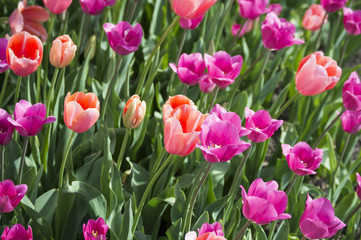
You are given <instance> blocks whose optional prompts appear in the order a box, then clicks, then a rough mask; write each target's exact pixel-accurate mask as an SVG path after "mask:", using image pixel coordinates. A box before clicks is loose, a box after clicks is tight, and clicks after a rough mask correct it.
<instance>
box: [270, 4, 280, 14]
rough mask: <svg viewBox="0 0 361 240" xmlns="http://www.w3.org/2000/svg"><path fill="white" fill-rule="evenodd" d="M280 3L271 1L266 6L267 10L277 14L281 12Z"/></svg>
mask: <svg viewBox="0 0 361 240" xmlns="http://www.w3.org/2000/svg"><path fill="white" fill-rule="evenodd" d="M281 11H282V5H281V4H278V3H272V4H270V5H269V6H268V8H267V12H274V13H275V14H276V15H277V16H279V15H280V14H281Z"/></svg>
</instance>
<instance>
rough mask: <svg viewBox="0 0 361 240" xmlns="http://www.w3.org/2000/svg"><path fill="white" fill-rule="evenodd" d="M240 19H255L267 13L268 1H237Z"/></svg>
mask: <svg viewBox="0 0 361 240" xmlns="http://www.w3.org/2000/svg"><path fill="white" fill-rule="evenodd" d="M237 2H238V4H239V13H240V14H241V16H242V18H249V19H256V18H258V17H259V16H260V15H262V14H264V13H266V12H267V9H266V8H267V5H268V0H237Z"/></svg>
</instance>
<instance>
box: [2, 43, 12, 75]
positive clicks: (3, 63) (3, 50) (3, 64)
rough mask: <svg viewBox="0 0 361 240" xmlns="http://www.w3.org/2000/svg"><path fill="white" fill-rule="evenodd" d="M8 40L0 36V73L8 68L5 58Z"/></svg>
mask: <svg viewBox="0 0 361 240" xmlns="http://www.w3.org/2000/svg"><path fill="white" fill-rule="evenodd" d="M8 42H9V40H7V39H6V38H0V73H2V72H5V71H6V70H8V69H9V68H10V65H9V63H8V60H7V59H6V48H7V46H8Z"/></svg>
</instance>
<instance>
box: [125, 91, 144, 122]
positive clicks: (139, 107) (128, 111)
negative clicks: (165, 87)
mask: <svg viewBox="0 0 361 240" xmlns="http://www.w3.org/2000/svg"><path fill="white" fill-rule="evenodd" d="M146 110H147V105H146V103H145V101H140V97H139V96H138V95H133V96H132V97H131V98H130V99H129V100H128V102H127V103H126V104H125V107H124V111H123V124H124V126H125V127H126V128H133V129H134V128H137V127H139V125H140V124H141V123H142V122H143V119H144V116H145V112H146Z"/></svg>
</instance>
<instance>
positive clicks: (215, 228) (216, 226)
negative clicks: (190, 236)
mask: <svg viewBox="0 0 361 240" xmlns="http://www.w3.org/2000/svg"><path fill="white" fill-rule="evenodd" d="M207 232H214V233H215V234H216V235H217V236H224V233H223V229H222V225H221V224H220V223H219V222H214V223H212V224H209V223H203V225H202V227H201V229H198V235H199V236H201V235H202V234H205V233H207Z"/></svg>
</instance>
